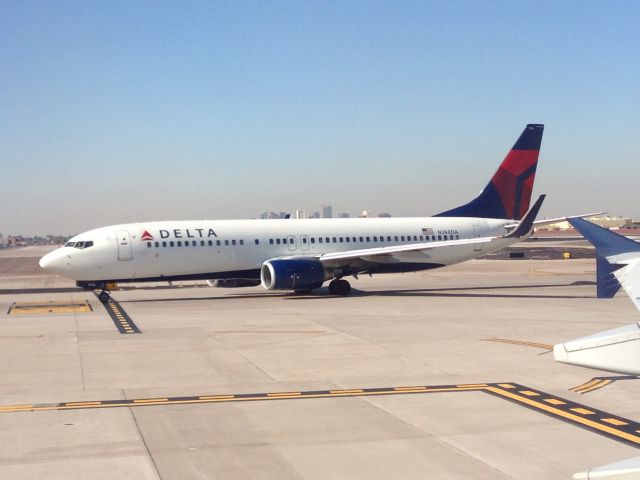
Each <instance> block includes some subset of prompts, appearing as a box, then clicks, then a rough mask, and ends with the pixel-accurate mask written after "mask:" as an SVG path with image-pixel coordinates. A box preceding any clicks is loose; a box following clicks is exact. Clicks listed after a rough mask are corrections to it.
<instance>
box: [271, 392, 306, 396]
mask: <svg viewBox="0 0 640 480" xmlns="http://www.w3.org/2000/svg"><path fill="white" fill-rule="evenodd" d="M296 395H302V392H278V393H267V397H293V396H296Z"/></svg>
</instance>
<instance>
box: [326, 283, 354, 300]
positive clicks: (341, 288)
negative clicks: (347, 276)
mask: <svg viewBox="0 0 640 480" xmlns="http://www.w3.org/2000/svg"><path fill="white" fill-rule="evenodd" d="M349 292H351V285H350V284H349V282H347V281H346V280H342V279H335V280H331V282H330V283H329V293H330V294H331V295H342V296H345V295H349Z"/></svg>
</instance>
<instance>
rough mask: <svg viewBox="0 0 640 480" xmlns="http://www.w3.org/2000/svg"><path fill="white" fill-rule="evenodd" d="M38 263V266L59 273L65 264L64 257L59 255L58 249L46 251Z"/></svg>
mask: <svg viewBox="0 0 640 480" xmlns="http://www.w3.org/2000/svg"><path fill="white" fill-rule="evenodd" d="M38 263H39V265H40V268H42V269H43V270H46V271H47V272H51V273H60V272H62V271H63V269H64V266H65V261H64V257H63V256H62V255H60V252H59V251H58V250H54V251H53V252H49V253H47V254H46V255H45V256H44V257H42V258H41V259H40V262H38Z"/></svg>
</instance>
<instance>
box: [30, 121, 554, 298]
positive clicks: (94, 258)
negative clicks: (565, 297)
mask: <svg viewBox="0 0 640 480" xmlns="http://www.w3.org/2000/svg"><path fill="white" fill-rule="evenodd" d="M543 130H544V125H540V124H529V125H527V126H526V127H525V129H524V131H523V132H522V134H521V135H520V136H519V138H518V140H517V141H516V143H515V144H514V146H513V148H512V149H511V150H510V151H509V152H508V153H507V156H506V157H505V159H504V160H503V161H502V163H501V164H500V167H499V168H498V170H497V172H496V173H495V174H494V175H493V177H492V178H491V180H490V181H489V183H488V184H487V185H486V187H485V188H484V189H483V190H482V191H481V192H480V194H479V195H478V196H477V197H476V198H474V199H473V200H471V201H470V202H469V203H466V204H464V205H461V206H459V207H456V208H453V209H451V210H447V211H444V212H441V213H439V214H437V215H435V216H433V217H410V218H347V219H342V218H341V219H297V220H292V219H287V220H285V219H283V220H210V221H207V220H201V221H160V222H146V223H130V224H122V225H113V226H109V227H103V228H97V229H94V230H90V231H88V232H84V233H81V234H79V235H76V236H74V237H73V238H71V239H70V240H69V241H68V242H67V243H66V244H65V245H64V246H62V247H60V248H58V249H56V250H54V251H52V252H50V253H48V254H47V255H45V256H44V257H42V258H41V259H40V266H41V267H42V268H43V269H44V270H46V271H48V272H51V273H54V274H58V275H61V276H64V277H67V278H70V279H73V280H75V281H76V285H77V286H79V287H82V288H84V289H86V290H95V291H100V293H99V294H98V297H99V299H100V300H101V301H102V302H108V301H109V290H110V287H112V285H113V284H118V283H127V282H158V281H179V280H207V281H208V283H209V285H211V286H218V287H240V286H257V285H260V284H261V285H262V286H263V287H264V288H265V289H267V290H292V291H295V292H298V293H308V292H311V291H312V290H315V289H317V288H320V287H321V286H322V285H323V284H324V283H325V282H326V281H329V285H328V289H329V293H330V294H332V295H348V294H349V293H350V290H351V285H350V284H349V282H348V281H347V280H345V279H344V277H348V276H353V277H354V278H356V279H357V278H358V275H360V274H377V273H400V272H415V271H421V270H428V269H432V268H438V267H444V266H447V265H451V264H454V263H459V262H462V261H466V260H469V259H472V258H477V257H480V256H482V255H486V254H487V253H491V252H495V251H497V250H500V249H502V248H505V247H507V246H509V245H511V244H513V243H515V242H518V241H520V240H522V239H524V238H527V237H528V236H530V235H531V232H532V231H533V226H534V225H537V224H539V223H551V222H555V221H558V220H559V219H552V220H545V221H539V222H535V217H536V215H537V214H538V211H539V210H540V207H541V205H542V202H543V200H544V195H542V196H540V197H539V198H538V200H537V201H536V202H535V203H534V204H533V205H532V206H531V208H529V207H530V201H531V195H532V190H533V184H534V179H535V173H536V168H537V164H538V156H539V153H540V144H541V141H542V133H543Z"/></svg>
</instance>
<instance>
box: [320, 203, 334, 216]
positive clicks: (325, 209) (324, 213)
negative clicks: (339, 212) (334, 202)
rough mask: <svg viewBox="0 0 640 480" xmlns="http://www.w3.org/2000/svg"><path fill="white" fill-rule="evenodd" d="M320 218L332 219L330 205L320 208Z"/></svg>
mask: <svg viewBox="0 0 640 480" xmlns="http://www.w3.org/2000/svg"><path fill="white" fill-rule="evenodd" d="M322 218H333V209H332V208H331V205H323V206H322Z"/></svg>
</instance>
